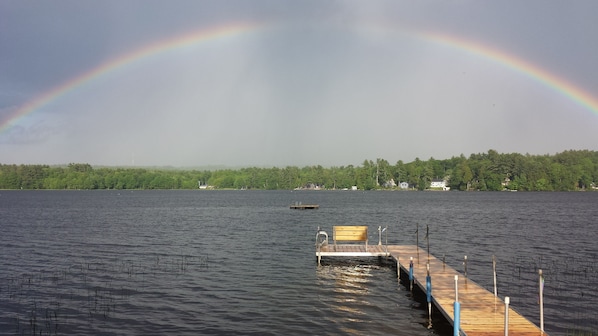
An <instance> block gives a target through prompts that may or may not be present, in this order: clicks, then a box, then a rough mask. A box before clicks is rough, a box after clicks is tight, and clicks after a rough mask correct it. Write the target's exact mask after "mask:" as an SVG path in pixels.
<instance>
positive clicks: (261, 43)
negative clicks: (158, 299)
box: [0, 0, 598, 167]
mask: <svg viewBox="0 0 598 336" xmlns="http://www.w3.org/2000/svg"><path fill="white" fill-rule="evenodd" d="M216 32H217V34H216ZM184 36H190V37H191V42H189V43H184V44H176V43H172V42H171V41H176V40H177V38H181V37H184ZM169 43H170V44H169ZM152 46H153V47H152ZM160 46H164V47H160ZM119 60H120V61H119ZM119 62H120V63H119ZM597 62H598V1H595V0H587V1H585V0H577V1H556V0H538V1H534V0H526V1H503V0H500V1H498V0H497V1H480V0H475V1H474V0H455V1H425V0H424V1H419V0H418V1H413V0H408V1H401V0H390V1H361V0H359V1H322V0H317V1H278V0H272V1H262V0H258V1H246V0H240V1H197V0H190V1H179V0H174V1H162V0H160V1H152V0H149V1H148V0H139V1H135V0H127V1H122V0H103V1H77V0H69V1H65V0H58V1H21V0H18V1H12V0H3V1H1V2H0V123H1V124H0V163H2V164H13V163H14V164H34V163H40V164H64V163H69V162H79V163H90V164H92V165H110V166H116V165H135V166H155V165H158V166H175V167H197V166H207V165H227V166H233V167H237V166H266V167H267V166H278V167H284V166H287V165H294V166H305V165H323V166H346V165H349V164H353V165H360V164H361V163H362V162H363V160H365V159H368V160H375V159H377V158H381V159H385V160H387V161H389V162H390V163H391V164H394V163H396V162H397V161H398V160H403V161H404V162H411V161H413V160H414V159H415V158H416V157H419V158H420V159H422V160H427V159H429V158H430V157H434V158H435V159H447V158H450V157H452V156H459V155H460V154H465V155H466V156H469V154H472V153H480V152H487V151H488V150H489V149H494V150H497V151H498V152H500V153H513V152H517V153H522V154H526V153H529V154H554V153H557V152H562V151H564V150H568V149H589V150H598V103H597V101H598V63H597ZM98 69H106V70H105V71H104V70H101V71H100V70H98ZM532 70H533V71H532Z"/></svg>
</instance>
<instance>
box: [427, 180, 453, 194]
mask: <svg viewBox="0 0 598 336" xmlns="http://www.w3.org/2000/svg"><path fill="white" fill-rule="evenodd" d="M430 189H441V190H444V191H447V190H450V189H451V187H448V186H447V185H446V180H443V179H432V182H431V183H430Z"/></svg>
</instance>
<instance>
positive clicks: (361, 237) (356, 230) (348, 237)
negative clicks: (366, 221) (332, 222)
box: [332, 225, 368, 252]
mask: <svg viewBox="0 0 598 336" xmlns="http://www.w3.org/2000/svg"><path fill="white" fill-rule="evenodd" d="M332 230H333V234H332V239H333V241H334V250H335V251H336V242H337V241H339V242H364V243H365V251H366V252H367V251H368V227H367V226H365V225H336V226H333V227H332Z"/></svg>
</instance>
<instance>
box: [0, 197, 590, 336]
mask: <svg viewBox="0 0 598 336" xmlns="http://www.w3.org/2000/svg"><path fill="white" fill-rule="evenodd" d="M294 202H303V203H317V204H319V205H320V209H319V210H303V211H301V210H290V209H289V204H291V203H294ZM597 218H598V193H462V192H361V191H357V192H352V191H292V192H291V191H196V190H194V191H0V228H1V231H2V233H1V235H0V253H1V259H0V269H1V273H0V334H2V335H13V334H27V335H29V334H43V335H47V334H52V335H54V334H58V335H67V334H68V335H71V334H87V335H94V334H96V335H99V334H102V335H151V334H155V335H157V334H161V335H162V334H176V335H230V334H236V335H252V334H253V335H280V334H283V335H314V334H318V335H341V334H357V335H363V334H367V335H388V334H397V335H399V334H400V335H434V334H436V335H451V334H452V330H451V329H450V325H449V324H448V323H447V322H446V321H444V320H443V319H442V317H441V316H438V315H437V316H435V317H434V320H433V322H434V323H433V324H434V328H432V329H428V328H427V325H428V321H427V319H428V317H427V310H426V309H425V303H424V302H425V296H423V298H422V296H421V294H419V293H414V295H412V294H411V293H410V292H409V291H408V289H407V288H406V287H405V286H404V285H403V284H401V283H398V282H397V276H396V269H395V268H393V265H388V264H385V263H383V262H379V261H378V260H349V261H339V262H337V261H334V262H330V261H327V262H326V261H325V263H324V265H323V266H321V267H317V263H316V260H315V255H314V252H315V251H314V242H315V233H316V229H317V227H318V226H320V227H322V228H323V229H324V230H327V231H328V232H331V228H332V225H337V224H344V225H347V224H349V225H350V224H355V225H368V226H369V227H370V243H377V241H378V239H379V238H378V231H377V229H378V226H383V227H385V226H388V233H389V234H388V243H389V244H415V241H416V234H415V232H416V229H417V228H418V227H419V233H420V234H419V243H420V246H422V247H425V245H424V239H423V233H424V231H425V227H426V225H428V226H429V232H430V251H431V253H432V254H434V255H436V256H437V257H444V258H446V262H447V264H449V265H450V266H452V267H454V268H456V269H457V270H460V271H462V269H463V265H462V262H463V256H464V255H467V256H468V276H469V277H470V278H471V279H472V280H473V281H476V282H478V283H479V284H480V285H482V286H484V287H486V288H487V289H489V290H492V286H493V281H492V256H493V255H495V256H496V258H497V260H498V264H497V272H498V282H499V286H498V287H499V290H498V291H499V296H501V297H504V296H510V297H511V306H512V307H514V308H515V309H516V310H518V311H519V312H520V313H522V314H523V315H524V316H526V317H527V318H529V319H530V320H532V321H533V322H534V323H536V324H539V308H538V294H537V293H538V291H537V286H538V275H537V272H538V269H539V268H542V269H543V270H544V273H545V298H544V302H545V329H546V330H547V331H548V332H549V333H550V334H551V335H568V334H573V333H574V332H577V333H578V334H579V332H585V333H586V334H592V335H596V334H597V333H598V293H597V288H598V280H597V279H598V266H597V265H596V260H597V257H598V247H597V243H596V242H597V240H598V224H597V222H598V220H597Z"/></svg>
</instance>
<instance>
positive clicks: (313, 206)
mask: <svg viewBox="0 0 598 336" xmlns="http://www.w3.org/2000/svg"><path fill="white" fill-rule="evenodd" d="M290 208H291V209H299V210H305V209H319V208H320V206H319V205H318V204H301V203H297V204H291V206H290Z"/></svg>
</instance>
